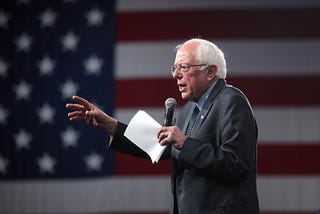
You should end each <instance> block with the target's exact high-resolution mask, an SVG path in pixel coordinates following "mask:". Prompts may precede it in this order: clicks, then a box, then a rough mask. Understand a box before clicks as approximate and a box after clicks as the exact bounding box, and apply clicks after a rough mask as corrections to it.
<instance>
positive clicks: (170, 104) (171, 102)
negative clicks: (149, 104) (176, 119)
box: [164, 97, 177, 109]
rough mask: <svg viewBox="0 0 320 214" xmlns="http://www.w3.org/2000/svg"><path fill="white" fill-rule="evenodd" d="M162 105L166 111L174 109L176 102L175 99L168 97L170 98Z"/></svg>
mask: <svg viewBox="0 0 320 214" xmlns="http://www.w3.org/2000/svg"><path fill="white" fill-rule="evenodd" d="M164 105H165V106H166V109H169V108H173V109H174V108H175V107H176V105H177V101H176V99H174V98H172V97H170V98H168V99H166V102H165V103H164Z"/></svg>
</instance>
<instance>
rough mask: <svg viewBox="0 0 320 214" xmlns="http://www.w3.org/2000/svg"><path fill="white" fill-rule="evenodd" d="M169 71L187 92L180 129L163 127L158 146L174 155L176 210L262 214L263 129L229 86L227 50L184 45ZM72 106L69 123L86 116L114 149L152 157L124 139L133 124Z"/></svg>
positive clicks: (200, 43)
mask: <svg viewBox="0 0 320 214" xmlns="http://www.w3.org/2000/svg"><path fill="white" fill-rule="evenodd" d="M176 51H177V52H176V58H175V62H174V65H173V66H172V68H171V72H172V76H173V78H174V79H176V80H177V85H178V89H179V91H180V93H181V97H182V98H183V99H184V100H187V101H188V102H187V103H186V105H185V106H183V107H182V108H181V110H180V112H179V115H178V116H177V120H176V124H175V126H168V127H162V128H160V129H159V131H158V133H157V137H158V139H159V143H160V144H161V145H168V147H167V150H166V152H165V153H164V154H163V155H162V157H161V158H162V159H166V158H171V161H172V169H171V184H172V185H171V186H172V206H171V207H172V208H171V211H170V213H174V214H178V213H179V214H197V213H198V214H205V213H217V214H218V213H221V214H222V213H223V214H235V213H237V214H257V213H259V203H258V197H257V190H256V165H257V164H256V150H257V134H258V132H257V126H256V122H255V119H254V116H253V112H252V108H251V106H250V104H249V102H248V100H247V98H246V97H245V95H244V94H243V93H242V92H241V91H240V90H239V89H236V88H234V87H232V86H230V85H227V84H226V81H225V78H226V62H225V58H224V54H223V53H222V51H221V50H220V49H219V48H218V47H217V46H216V45H215V44H213V43H211V42H209V41H207V40H203V39H191V40H188V41H186V42H185V43H183V44H181V45H178V46H177V48H176ZM73 99H74V100H75V101H76V102H78V104H67V108H70V109H73V110H75V111H73V112H70V113H69V114H68V116H69V118H70V120H71V121H85V122H87V123H89V124H91V125H93V126H97V127H101V128H103V129H104V130H105V131H106V132H107V133H109V134H110V135H112V136H113V139H112V142H111V143H110V146H109V147H110V148H111V149H114V150H116V151H119V152H123V153H127V154H131V155H134V156H138V157H143V158H148V157H147V155H146V154H145V153H144V152H143V151H141V150H140V149H139V148H138V147H137V146H135V145H134V144H133V143H132V142H130V141H129V140H128V139H127V138H125V137H124V136H123V134H124V131H125V130H126V127H127V125H126V124H123V123H121V122H120V121H117V120H116V119H114V118H112V117H110V116H109V115H106V114H105V113H104V112H102V111H101V110H100V109H99V108H97V107H96V106H94V105H93V104H91V103H89V102H88V101H86V100H85V99H83V98H81V97H78V96H74V97H73Z"/></svg>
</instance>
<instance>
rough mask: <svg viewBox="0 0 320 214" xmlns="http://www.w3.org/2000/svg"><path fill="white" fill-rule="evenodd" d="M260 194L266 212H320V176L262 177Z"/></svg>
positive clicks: (259, 182) (259, 187)
mask: <svg viewBox="0 0 320 214" xmlns="http://www.w3.org/2000/svg"><path fill="white" fill-rule="evenodd" d="M258 193H259V201H260V208H261V210H264V211H294V212H299V211H301V212H306V211H309V212H315V211H316V210H318V211H320V203H319V201H320V177H319V176H301V177H294V176H283V177H279V176H277V177H276V176H262V177H259V178H258Z"/></svg>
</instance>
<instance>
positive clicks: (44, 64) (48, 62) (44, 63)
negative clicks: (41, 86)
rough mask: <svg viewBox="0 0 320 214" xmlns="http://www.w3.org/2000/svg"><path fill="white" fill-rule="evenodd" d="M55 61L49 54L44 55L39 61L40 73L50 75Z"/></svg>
mask: <svg viewBox="0 0 320 214" xmlns="http://www.w3.org/2000/svg"><path fill="white" fill-rule="evenodd" d="M55 65H56V63H55V61H54V60H52V59H51V58H50V57H49V56H45V57H43V58H42V59H41V61H39V63H38V67H39V70H40V75H43V76H44V75H51V74H52V73H53V69H54V67H55Z"/></svg>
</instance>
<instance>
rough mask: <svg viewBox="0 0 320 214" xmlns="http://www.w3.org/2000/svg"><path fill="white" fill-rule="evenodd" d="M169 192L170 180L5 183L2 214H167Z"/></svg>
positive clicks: (2, 186)
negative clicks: (148, 213) (130, 213)
mask: <svg viewBox="0 0 320 214" xmlns="http://www.w3.org/2000/svg"><path fill="white" fill-rule="evenodd" d="M169 190H170V178H169V177H168V176H162V177H161V176H157V177H136V176H135V177H110V178H101V179H89V180H74V179H73V180H70V181H36V182H10V181H9V182H1V183H0V193H1V196H0V197H1V203H0V213H43V214H45V213H82V212H89V213H90V212H91V213H100V212H104V211H108V212H117V211H123V212H125V211H139V212H142V211H155V212H157V211H166V210H168V209H169V205H170V194H169Z"/></svg>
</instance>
